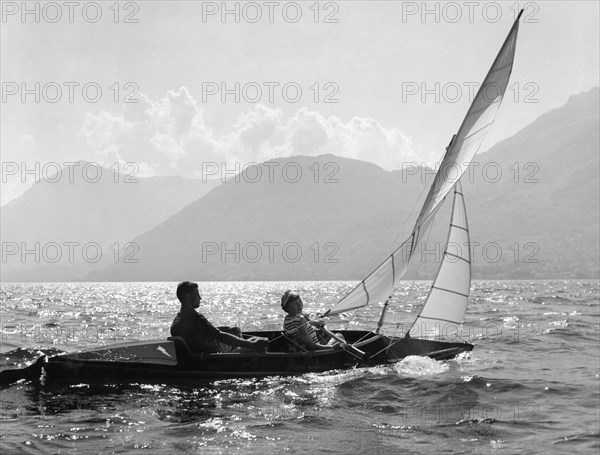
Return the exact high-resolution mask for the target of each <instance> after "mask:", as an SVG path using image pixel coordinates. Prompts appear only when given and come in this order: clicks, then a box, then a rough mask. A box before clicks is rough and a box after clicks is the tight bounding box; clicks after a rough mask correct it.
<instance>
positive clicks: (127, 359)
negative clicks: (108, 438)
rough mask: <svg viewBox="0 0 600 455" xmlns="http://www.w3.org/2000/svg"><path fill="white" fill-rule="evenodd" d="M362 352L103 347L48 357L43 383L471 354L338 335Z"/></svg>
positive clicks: (310, 369)
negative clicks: (362, 354) (200, 351)
mask: <svg viewBox="0 0 600 455" xmlns="http://www.w3.org/2000/svg"><path fill="white" fill-rule="evenodd" d="M338 333H340V334H342V335H344V337H345V338H346V340H347V341H349V342H356V341H358V342H357V343H356V344H355V346H356V347H357V348H358V349H360V350H362V351H364V352H365V353H366V354H367V356H366V357H365V358H364V359H360V358H357V357H356V356H355V355H354V354H352V353H351V352H347V351H344V350H340V349H338V350H333V349H332V350H322V351H310V352H283V349H281V350H279V351H278V350H276V349H277V348H278V347H281V345H280V346H278V345H277V343H271V346H270V349H269V352H260V353H257V352H236V353H215V354H192V353H190V352H189V351H187V350H186V349H185V347H184V346H182V345H180V343H178V342H177V341H168V340H157V341H148V342H143V343H129V344H121V345H113V346H107V347H104V348H100V349H95V350H89V351H82V352H79V353H74V354H66V355H59V356H54V357H50V358H49V359H48V361H47V363H46V365H45V371H46V381H49V382H61V383H65V382H68V383H80V382H102V383H134V382H138V383H168V384H170V383H178V384H188V383H191V384H194V383H197V382H199V381H210V380H215V379H229V378H249V377H255V378H260V377H266V376H276V375H297V374H304V373H321V372H325V371H329V370H343V369H348V368H352V367H357V366H376V365H385V364H389V363H394V362H397V361H399V360H401V359H402V358H404V357H406V356H408V355H423V356H430V357H432V358H435V359H437V360H443V359H449V358H452V357H454V356H456V355H457V354H459V353H461V352H467V351H471V350H472V349H473V345H471V344H468V343H445V342H438V341H426V340H417V339H404V338H402V339H400V338H392V337H387V336H382V335H375V334H373V333H369V332H366V331H358V330H354V331H351V330H348V331H339V332H338ZM244 335H246V336H267V337H269V339H271V340H275V339H280V338H281V336H280V335H281V333H280V332H252V333H247V334H244ZM359 340H362V341H359Z"/></svg>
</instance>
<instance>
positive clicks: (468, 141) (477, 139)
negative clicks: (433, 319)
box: [325, 11, 522, 315]
mask: <svg viewBox="0 0 600 455" xmlns="http://www.w3.org/2000/svg"><path fill="white" fill-rule="evenodd" d="M521 14H522V11H521V13H519V16H518V17H517V19H516V21H515V23H514V24H513V26H512V28H511V30H510V32H509V34H508V36H507V37H506V39H505V41H504V44H503V45H502V47H501V48H500V51H499V52H498V55H496V58H495V59H494V62H493V64H492V66H491V67H490V69H489V70H488V72H487V75H486V77H485V79H484V81H483V83H482V84H481V86H480V87H479V90H478V91H477V94H476V95H475V98H474V100H473V102H472V104H471V106H470V107H469V110H468V111H467V114H466V115H465V118H464V120H463V122H462V123H461V125H460V127H459V129H458V132H457V133H456V135H455V136H453V138H452V140H451V141H450V144H449V145H448V147H447V149H446V153H445V155H444V158H443V160H442V162H441V164H440V167H439V169H438V171H437V173H436V175H435V177H434V179H433V182H432V184H431V186H430V188H429V192H428V194H427V197H426V198H425V202H424V204H423V206H422V208H421V211H420V213H419V215H418V217H417V220H416V222H415V224H414V227H413V229H412V231H411V234H410V235H409V237H408V238H407V239H406V240H405V241H404V242H403V243H402V244H401V245H400V246H399V247H398V248H397V249H396V250H394V252H393V253H392V255H391V256H388V257H387V258H386V259H385V260H384V261H383V262H382V263H381V264H380V265H379V266H378V267H376V268H375V270H373V271H372V272H371V273H370V274H369V275H367V277H366V278H365V279H364V280H362V281H361V282H360V283H359V284H358V285H356V286H355V287H354V288H353V289H352V290H351V291H350V292H349V293H348V294H346V295H345V296H344V297H342V299H340V300H339V301H338V302H337V304H335V305H334V306H333V307H332V308H331V309H330V310H329V311H327V312H326V313H325V315H334V314H339V313H343V312H347V311H351V310H355V309H358V308H361V307H364V306H366V305H368V304H369V303H373V302H375V303H376V302H383V301H386V302H387V301H388V300H389V298H390V296H391V295H392V292H393V290H394V287H395V285H396V284H397V282H398V280H400V279H401V278H402V277H403V276H404V274H405V273H406V271H407V269H408V264H409V262H410V260H411V258H412V257H413V256H414V254H415V253H416V251H417V247H418V245H419V241H420V240H421V238H422V236H423V233H424V232H426V231H427V228H428V227H429V225H430V223H431V222H432V220H433V218H434V216H435V214H436V213H437V212H438V210H439V208H440V206H441V204H442V202H443V201H444V199H445V197H446V196H447V195H448V193H449V192H450V191H452V189H453V187H455V185H456V184H457V182H458V181H459V180H460V178H461V176H462V175H463V174H464V173H465V171H466V169H467V168H468V166H469V164H470V163H471V161H472V160H473V158H474V156H475V155H476V154H477V152H478V150H479V148H480V147H481V144H482V143H483V140H484V139H485V137H486V135H487V133H488V131H489V129H490V127H491V126H492V124H493V123H494V119H495V116H496V113H497V112H498V109H499V107H500V104H501V102H502V99H503V97H504V94H505V93H506V89H507V86H508V81H509V79H510V74H511V72H512V66H513V62H514V56H515V50H516V41H517V33H518V23H519V19H520V17H521ZM490 88H493V89H494V90H495V92H493V93H494V95H495V96H493V97H492V96H488V92H489V91H490V90H489V89H490ZM453 169H457V170H458V172H450V171H452V170H453ZM455 200H456V195H455ZM454 228H455V229H456V227H454ZM451 229H452V227H451ZM467 234H468V233H467ZM467 236H468V235H467ZM469 264H470V260H469ZM442 278H443V277H442ZM436 292H442V291H436ZM467 293H468V291H467Z"/></svg>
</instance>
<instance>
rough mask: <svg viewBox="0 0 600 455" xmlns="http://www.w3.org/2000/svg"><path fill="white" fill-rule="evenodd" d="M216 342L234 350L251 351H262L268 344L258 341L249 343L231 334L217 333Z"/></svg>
mask: <svg viewBox="0 0 600 455" xmlns="http://www.w3.org/2000/svg"><path fill="white" fill-rule="evenodd" d="M216 338H217V340H219V341H220V342H221V343H225V344H228V345H230V346H233V347H236V348H238V347H239V348H252V349H262V348H266V347H267V345H268V344H269V342H268V341H267V340H258V341H249V340H244V339H243V338H240V337H236V336H235V335H232V334H231V333H227V332H221V331H219V335H217V337H216Z"/></svg>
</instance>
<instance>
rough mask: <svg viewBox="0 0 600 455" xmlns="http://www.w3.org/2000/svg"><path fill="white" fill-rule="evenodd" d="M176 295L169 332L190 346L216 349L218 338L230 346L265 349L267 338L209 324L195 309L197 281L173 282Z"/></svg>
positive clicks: (197, 305)
mask: <svg viewBox="0 0 600 455" xmlns="http://www.w3.org/2000/svg"><path fill="white" fill-rule="evenodd" d="M177 298H178V299H179V302H181V309H180V310H179V313H177V316H175V320H174V321H173V324H171V336H180V337H182V338H183V339H184V340H185V341H186V343H187V344H188V346H189V347H190V349H192V350H193V351H197V352H208V353H210V352H219V350H220V349H219V345H218V343H217V342H221V343H224V344H227V345H230V346H233V347H241V348H250V349H265V348H266V347H267V346H268V345H269V340H268V339H267V338H260V337H253V338H250V339H249V340H245V339H244V338H240V337H237V336H235V335H232V334H230V333H227V332H222V331H221V330H219V329H217V328H216V327H215V326H214V325H212V324H211V323H210V322H209V321H208V319H206V318H205V317H204V316H203V315H201V314H200V313H197V312H196V308H198V307H199V306H200V301H201V300H202V297H200V292H198V284H197V283H191V282H189V281H183V282H181V283H179V284H178V285H177Z"/></svg>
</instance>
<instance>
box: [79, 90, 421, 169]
mask: <svg viewBox="0 0 600 455" xmlns="http://www.w3.org/2000/svg"><path fill="white" fill-rule="evenodd" d="M80 134H81V135H82V136H83V138H84V139H85V141H86V142H87V144H88V145H89V146H90V147H91V148H92V149H93V150H94V151H95V152H96V154H97V156H98V157H99V160H100V161H101V160H106V161H107V164H110V163H113V162H114V161H120V162H128V161H131V162H136V163H137V164H138V165H139V166H140V168H142V169H145V173H146V175H182V176H189V177H199V176H200V175H201V172H202V169H203V163H207V162H210V163H223V162H224V163H228V164H233V163H235V162H239V163H241V164H242V167H243V166H244V165H245V164H247V163H252V162H262V161H266V160H269V159H272V158H278V157H288V156H294V155H309V156H316V155H321V154H324V153H332V154H334V155H338V156H343V157H349V158H355V159H359V160H364V161H370V162H373V163H375V164H377V165H379V166H381V167H382V168H384V169H387V170H392V169H400V168H401V167H402V163H404V162H408V161H411V162H413V161H416V162H419V157H418V156H417V154H416V153H415V152H414V151H413V147H412V143H411V140H410V138H409V137H407V136H406V135H404V134H403V133H402V132H401V131H400V130H399V129H398V128H396V127H392V128H386V127H384V126H383V125H381V124H380V123H379V122H377V120H375V119H372V118H359V117H355V118H352V119H351V120H349V121H348V122H346V123H344V122H343V121H342V120H341V119H340V118H338V117H336V116H328V117H326V116H324V115H323V114H321V113H319V112H317V111H312V110H309V109H307V108H304V107H303V108H300V109H299V110H298V111H297V112H296V113H295V114H293V115H292V116H291V117H290V118H288V119H285V118H284V115H283V112H282V111H281V110H279V109H272V108H269V107H266V106H263V105H256V106H254V107H253V108H252V109H249V110H248V111H246V112H244V113H242V114H241V115H239V116H238V118H237V119H236V122H235V123H234V124H233V125H232V127H231V128H230V129H229V130H227V131H223V132H221V131H219V132H217V131H216V130H215V129H213V128H211V127H210V126H209V125H207V124H206V122H205V120H204V116H203V112H202V110H201V109H200V108H199V107H198V103H197V101H196V100H195V99H194V98H193V96H192V95H191V94H190V93H189V91H188V90H187V89H186V88H185V87H181V88H180V89H179V90H178V91H176V92H175V91H169V92H168V93H167V95H166V97H164V98H162V99H160V100H157V101H154V100H151V99H150V98H149V97H148V96H146V95H140V97H139V103H136V104H127V105H125V108H124V110H123V112H121V113H118V114H115V113H109V112H106V111H101V112H99V113H97V114H92V113H88V114H87V115H86V116H85V119H84V122H83V125H82V127H81V129H80Z"/></svg>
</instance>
